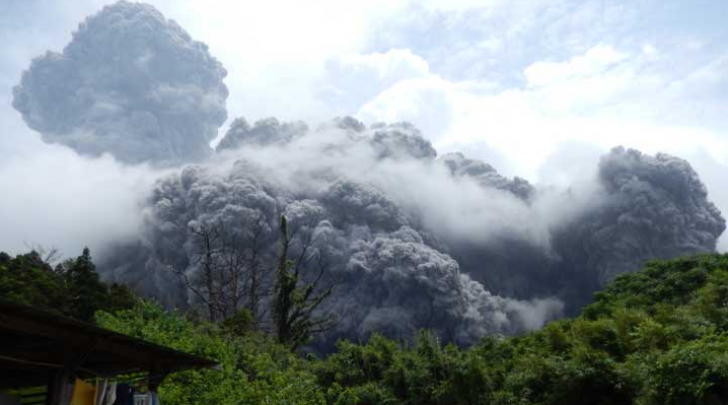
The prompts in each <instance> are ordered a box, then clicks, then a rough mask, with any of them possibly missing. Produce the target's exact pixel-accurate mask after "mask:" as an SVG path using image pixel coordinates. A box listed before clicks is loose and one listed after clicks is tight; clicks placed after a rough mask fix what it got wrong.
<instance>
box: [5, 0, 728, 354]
mask: <svg viewBox="0 0 728 405" xmlns="http://www.w3.org/2000/svg"><path fill="white" fill-rule="evenodd" d="M224 76H225V71H224V70H223V69H222V67H221V66H220V64H219V63H218V62H217V61H216V60H215V59H214V58H212V57H211V56H210V55H209V54H208V52H207V48H206V47H205V45H203V44H200V43H198V42H194V41H192V40H191V39H190V38H189V36H188V35H187V34H186V33H185V32H184V31H183V30H182V29H181V28H179V27H178V26H177V25H176V24H175V23H174V22H172V21H167V20H165V19H164V17H163V16H161V14H159V13H158V12H157V11H155V10H154V9H153V8H151V7H150V6H142V5H137V4H130V3H126V2H120V3H117V4H116V5H113V6H109V7H106V8H104V9H103V10H102V11H101V12H100V13H99V14H97V15H95V16H92V17H91V18H89V19H88V20H87V21H86V23H84V24H82V25H81V27H80V28H79V31H78V32H77V33H76V34H75V35H74V39H73V41H72V42H71V44H69V45H68V46H67V47H66V49H65V50H64V52H63V54H60V55H59V54H48V55H46V56H44V57H42V58H40V59H37V60H35V61H34V62H33V64H32V65H31V67H30V69H29V70H28V71H27V72H26V73H25V74H24V76H23V79H22V83H21V85H20V86H19V87H18V88H17V89H16V98H15V106H16V108H18V110H20V111H21V112H22V113H23V115H24V118H25V120H26V122H28V124H29V125H30V126H31V127H33V128H35V129H37V130H38V131H39V132H41V133H42V134H43V137H44V139H45V140H46V141H48V142H57V143H63V144H66V145H69V146H71V147H72V148H74V149H75V150H77V151H78V152H79V153H81V154H90V155H97V154H100V153H104V152H109V153H111V154H113V155H114V156H116V157H117V158H118V159H121V160H123V161H125V162H131V163H135V162H152V163H158V164H164V163H170V162H175V161H176V162H184V163H195V164H192V165H187V166H184V167H181V168H179V169H178V170H177V171H176V172H174V173H172V174H170V175H167V176H166V177H164V178H162V179H161V180H160V181H158V182H157V183H156V185H155V186H154V188H153V190H151V192H150V193H149V195H148V196H147V197H148V198H146V200H145V202H144V206H143V207H142V208H143V213H144V215H143V216H144V225H143V227H142V229H141V230H140V236H139V240H138V241H136V242H133V243H128V242H120V243H119V245H118V246H115V247H113V248H108V249H106V250H107V251H109V252H111V253H109V254H107V255H106V257H105V258H104V261H103V263H100V269H101V270H102V271H103V272H104V275H105V277H107V278H109V279H115V280H116V281H123V282H126V283H128V284H131V285H132V286H133V287H134V288H136V289H137V290H138V291H140V292H143V293H144V294H148V295H153V296H156V297H158V298H160V299H161V300H162V301H163V302H164V303H165V304H167V305H170V306H173V305H183V306H184V305H194V304H195V296H194V294H192V293H190V292H189V291H188V290H186V289H185V288H184V287H183V286H182V284H181V283H180V279H179V277H178V276H179V274H172V273H170V271H169V269H170V268H172V269H176V270H177V271H179V272H181V273H182V274H183V275H184V276H186V277H189V278H194V277H195V276H196V275H198V274H199V273H200V261H199V254H200V251H199V244H198V243H197V240H196V237H197V236H196V233H195V232H197V231H199V230H200V229H203V228H205V227H206V226H213V225H223V226H224V231H225V234H226V237H227V236H229V238H230V241H234V242H235V243H236V244H238V245H241V246H245V247H246V249H252V248H251V243H252V242H251V241H253V240H254V241H255V246H256V247H255V253H256V255H255V257H256V258H257V259H258V260H260V262H261V263H268V265H265V266H263V267H264V268H265V269H266V271H267V276H265V277H267V278H266V280H265V282H266V283H268V286H270V282H271V278H272V271H273V267H274V265H271V263H274V262H275V258H276V255H277V249H278V245H277V243H278V235H277V224H278V221H279V218H280V216H281V215H285V216H286V217H287V218H288V220H289V224H290V225H291V227H292V228H295V229H297V230H298V233H297V234H298V235H304V237H310V239H309V240H311V241H313V242H311V243H312V245H311V248H312V249H313V251H315V252H316V253H317V257H319V258H323V259H325V263H326V268H327V269H328V272H327V274H328V275H329V276H330V277H331V280H332V281H331V282H332V283H334V285H335V287H334V290H333V294H332V296H331V297H330V299H329V300H328V301H327V303H326V307H327V308H326V309H327V310H331V311H333V312H334V313H335V314H338V318H339V322H337V323H336V325H335V327H334V328H333V329H332V330H330V331H329V332H328V333H327V334H326V335H325V336H323V337H322V340H321V342H319V343H320V344H322V345H323V346H322V347H326V346H327V345H330V344H331V343H332V341H333V340H334V339H335V338H338V337H349V338H357V337H364V336H366V335H368V334H369V333H371V332H373V331H379V332H382V333H385V334H387V335H389V336H393V337H408V336H410V335H411V334H412V332H413V331H415V330H416V329H418V328H429V329H434V330H436V331H438V332H439V333H440V335H441V336H442V337H443V338H444V339H446V340H448V341H454V342H458V343H462V344H468V343H472V342H474V341H475V340H476V339H477V338H479V337H481V336H483V335H485V334H489V333H516V332H519V331H523V330H526V329H531V328H537V327H539V326H541V325H542V324H543V323H544V322H545V321H548V320H550V319H553V318H554V317H558V316H560V315H561V314H563V312H564V311H566V312H567V313H568V312H574V311H576V310H578V309H579V308H580V306H581V305H583V304H584V303H585V302H588V300H589V299H590V297H591V294H592V292H593V291H595V290H596V289H598V288H600V287H602V286H603V285H604V284H605V283H606V282H608V281H609V280H611V279H613V278H614V277H615V276H616V275H617V274H619V273H622V272H628V271H634V270H636V269H638V268H639V267H640V266H641V265H642V262H643V261H644V260H647V259H651V258H667V257H672V256H676V255H681V254H690V253H698V252H706V251H711V250H713V249H715V245H716V239H717V238H718V237H719V236H720V234H721V233H722V232H723V231H724V229H725V226H726V224H725V220H724V219H723V218H722V216H721V214H720V212H719V211H718V210H717V209H716V208H715V206H714V205H713V204H712V203H710V202H709V200H708V196H707V192H706V190H705V187H704V186H703V184H702V183H701V181H700V180H699V179H698V177H697V175H696V174H695V172H694V171H693V170H692V168H691V167H690V165H689V164H688V163H687V162H685V161H683V160H680V159H678V158H674V157H671V156H667V155H662V154H660V155H657V156H655V157H651V156H646V155H642V154H641V153H639V152H637V151H634V150H625V149H623V148H616V149H614V150H612V151H611V152H610V153H609V154H608V155H606V156H605V157H604V158H603V159H602V161H601V163H600V165H599V171H598V175H597V177H596V178H594V179H593V181H592V182H591V183H590V184H587V185H584V184H576V185H574V187H572V188H571V189H569V190H556V189H553V188H547V187H539V186H538V185H531V184H529V183H528V182H527V181H526V180H523V179H520V178H517V177H516V178H514V179H509V178H506V177H504V176H502V175H500V174H499V173H498V172H497V170H496V169H495V168H493V167H492V166H490V165H489V164H487V163H486V162H481V161H478V160H473V159H468V158H467V157H465V156H464V155H462V154H459V153H454V154H447V155H444V156H440V157H439V158H438V155H437V152H436V150H435V149H434V148H433V147H432V145H431V144H430V142H428V141H427V140H426V139H425V138H424V137H423V136H422V134H421V133H420V131H419V130H418V129H417V128H415V127H414V126H413V125H411V124H409V123H393V124H381V123H379V124H374V125H371V126H368V127H367V126H366V125H364V124H363V123H361V122H359V121H357V120H356V119H354V118H351V117H343V118H336V119H334V120H332V121H330V122H326V123H323V124H321V125H318V126H314V127H309V126H307V125H306V124H304V123H302V122H280V121H278V120H277V119H276V118H267V119H263V120H260V121H257V122H255V123H254V124H253V125H250V124H249V123H248V122H247V121H246V120H245V119H243V118H238V119H236V120H235V121H233V123H232V124H231V126H230V128H229V130H228V132H227V134H226V135H225V137H224V138H223V139H222V140H221V142H220V143H219V144H218V146H217V153H215V154H213V153H212V152H211V150H210V149H209V147H208V144H207V142H208V141H209V140H210V139H211V137H212V136H214V134H215V132H216V130H217V128H218V126H219V125H220V124H221V123H222V122H223V121H224V119H225V116H226V113H225V98H226V96H227V90H226V88H225V86H224V85H223V84H222V79H223V78H224ZM59 100H63V101H62V102H61V101H59ZM208 154H209V155H210V156H209V159H208V160H206V161H199V160H200V159H201V158H203V157H205V156H207V155H208ZM195 161H197V162H195ZM306 235H307V236H306ZM304 244H305V243H304V242H302V241H298V242H296V243H295V244H294V245H293V251H294V253H295V251H297V250H298V251H300V250H302V249H303V246H304ZM322 263H323V261H322ZM319 264H321V263H319ZM321 265H322V264H321ZM322 266H323V265H322Z"/></svg>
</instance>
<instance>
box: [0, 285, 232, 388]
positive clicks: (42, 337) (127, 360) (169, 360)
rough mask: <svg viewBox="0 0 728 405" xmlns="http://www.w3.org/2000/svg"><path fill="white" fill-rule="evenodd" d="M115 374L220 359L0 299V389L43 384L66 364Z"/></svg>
mask: <svg viewBox="0 0 728 405" xmlns="http://www.w3.org/2000/svg"><path fill="white" fill-rule="evenodd" d="M69 363H70V364H74V365H77V366H78V370H81V371H82V372H85V373H89V374H95V375H98V376H115V375H119V374H131V373H140V372H142V373H143V372H148V373H150V374H151V373H154V374H168V373H171V372H175V371H181V370H187V369H193V368H210V367H216V366H217V365H218V364H217V363H216V362H215V361H213V360H210V359H206V358H203V357H198V356H193V355H191V354H187V353H184V352H181V351H178V350H174V349H171V348H168V347H165V346H161V345H158V344H155V343H150V342H147V341H144V340H141V339H137V338H133V337H130V336H126V335H123V334H120V333H117V332H113V331H110V330H108V329H103V328H100V327H98V326H95V325H91V324H88V323H85V322H81V321H78V320H75V319H71V318H68V317H65V316H62V315H58V314H55V313H51V312H48V311H44V310H40V309H37V308H32V307H27V306H24V305H18V304H15V303H11V302H8V301H5V300H2V299H0V388H2V387H6V388H9V387H15V388H17V387H21V386H33V385H42V384H46V383H47V382H48V379H49V378H50V376H51V375H52V374H53V373H54V372H55V370H57V369H59V368H62V367H63V366H64V364H69Z"/></svg>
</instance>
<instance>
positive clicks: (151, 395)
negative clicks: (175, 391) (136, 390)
mask: <svg viewBox="0 0 728 405" xmlns="http://www.w3.org/2000/svg"><path fill="white" fill-rule="evenodd" d="M147 405H159V396H157V393H156V392H154V391H149V392H148V393H147Z"/></svg>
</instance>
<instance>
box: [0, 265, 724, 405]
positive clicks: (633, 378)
mask: <svg viewBox="0 0 728 405" xmlns="http://www.w3.org/2000/svg"><path fill="white" fill-rule="evenodd" d="M0 295H1V296H2V298H4V299H9V300H13V301H17V302H21V303H25V304H32V305H36V306H40V307H44V308H46V309H49V310H52V311H57V312H61V313H63V314H66V315H68V316H73V317H76V318H80V319H85V320H88V321H92V322H96V323H98V324H99V325H101V326H103V327H106V328H110V329H113V330H116V331H119V332H122V333H125V334H128V335H131V336H136V337H141V338H144V339H147V340H150V341H154V342H157V343H160V344H164V345H168V346H171V347H174V348H177V349H180V350H184V351H187V352H190V353H195V354H198V355H202V356H207V357H210V358H214V359H215V360H217V361H219V362H220V363H221V364H222V368H221V370H205V371H189V372H183V373H178V374H176V375H173V376H171V377H169V378H168V379H167V380H166V381H165V383H164V384H163V385H162V387H161V388H160V396H161V399H162V402H163V403H165V404H211V403H216V404H243V403H245V404H265V403H268V404H341V405H343V404H361V405H364V404H562V405H563V404H584V403H591V404H681V405H685V404H719V403H724V400H725V398H728V335H727V334H726V332H727V331H728V255H725V254H723V255H720V254H707V255H699V256H693V257H684V258H679V259H675V260H670V261H653V262H650V263H648V264H647V265H646V267H645V268H644V269H643V270H641V271H639V272H635V273H631V274H624V275H621V276H619V277H618V278H617V279H616V280H615V281H614V282H613V283H611V284H610V285H609V286H608V287H607V288H606V289H604V290H603V291H601V292H599V293H597V294H596V295H595V296H594V301H593V303H592V304H590V305H589V306H587V307H585V308H584V310H583V311H582V313H581V315H579V316H578V317H575V318H572V319H563V320H560V321H556V322H552V323H549V324H548V325H546V326H545V327H544V328H542V329H540V330H538V331H534V332H531V333H527V334H523V335H520V336H514V337H504V336H490V337H486V338H484V339H482V340H481V341H480V342H479V343H477V344H475V345H473V346H471V347H467V348H464V347H458V346H455V345H444V344H442V343H441V342H440V340H439V338H438V336H436V334H434V333H432V332H429V331H425V330H423V331H421V332H420V333H419V334H418V335H417V336H416V337H414V338H413V339H411V340H408V341H395V340H391V339H387V338H385V337H382V336H379V335H376V334H375V335H372V336H370V337H369V339H368V340H366V341H361V342H351V341H345V340H342V341H339V342H338V344H337V350H336V351H335V352H334V353H332V354H330V355H327V356H320V357H316V356H313V355H310V354H309V355H306V354H302V352H301V351H300V350H297V351H296V350H293V351H292V350H291V347H290V345H286V344H281V343H279V342H278V341H277V339H276V336H274V335H275V333H265V332H262V331H260V330H255V329H254V328H250V327H249V322H248V321H249V319H247V318H245V317H244V316H242V317H231V318H230V319H229V320H228V321H227V322H224V323H219V324H216V323H211V322H209V321H206V320H204V317H202V316H200V315H199V314H197V313H195V311H188V312H185V313H182V312H169V311H165V310H164V309H163V308H162V307H161V306H160V305H159V304H157V303H155V302H153V301H150V300H142V299H139V298H137V297H135V296H134V295H133V294H132V293H131V292H130V291H129V290H128V289H127V288H126V287H124V286H120V285H111V286H107V285H104V284H102V283H101V282H100V281H99V279H98V275H97V274H96V272H95V269H94V265H93V262H92V260H91V256H90V253H89V251H88V250H84V252H83V254H82V255H81V256H79V257H78V258H76V259H71V260H67V261H65V262H63V263H62V264H60V265H58V266H56V267H52V266H51V265H49V264H48V263H46V262H45V261H44V257H42V255H40V254H39V253H37V252H31V253H29V254H24V255H18V256H16V257H15V258H12V257H10V256H8V255H7V254H0Z"/></svg>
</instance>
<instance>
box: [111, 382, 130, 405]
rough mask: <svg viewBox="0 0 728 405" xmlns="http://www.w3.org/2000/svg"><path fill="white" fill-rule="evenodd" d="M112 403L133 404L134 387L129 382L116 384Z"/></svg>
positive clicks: (117, 404) (120, 404)
mask: <svg viewBox="0 0 728 405" xmlns="http://www.w3.org/2000/svg"><path fill="white" fill-rule="evenodd" d="M114 405H134V388H133V387H132V386H131V385H129V384H119V385H117V386H116V401H114Z"/></svg>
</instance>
